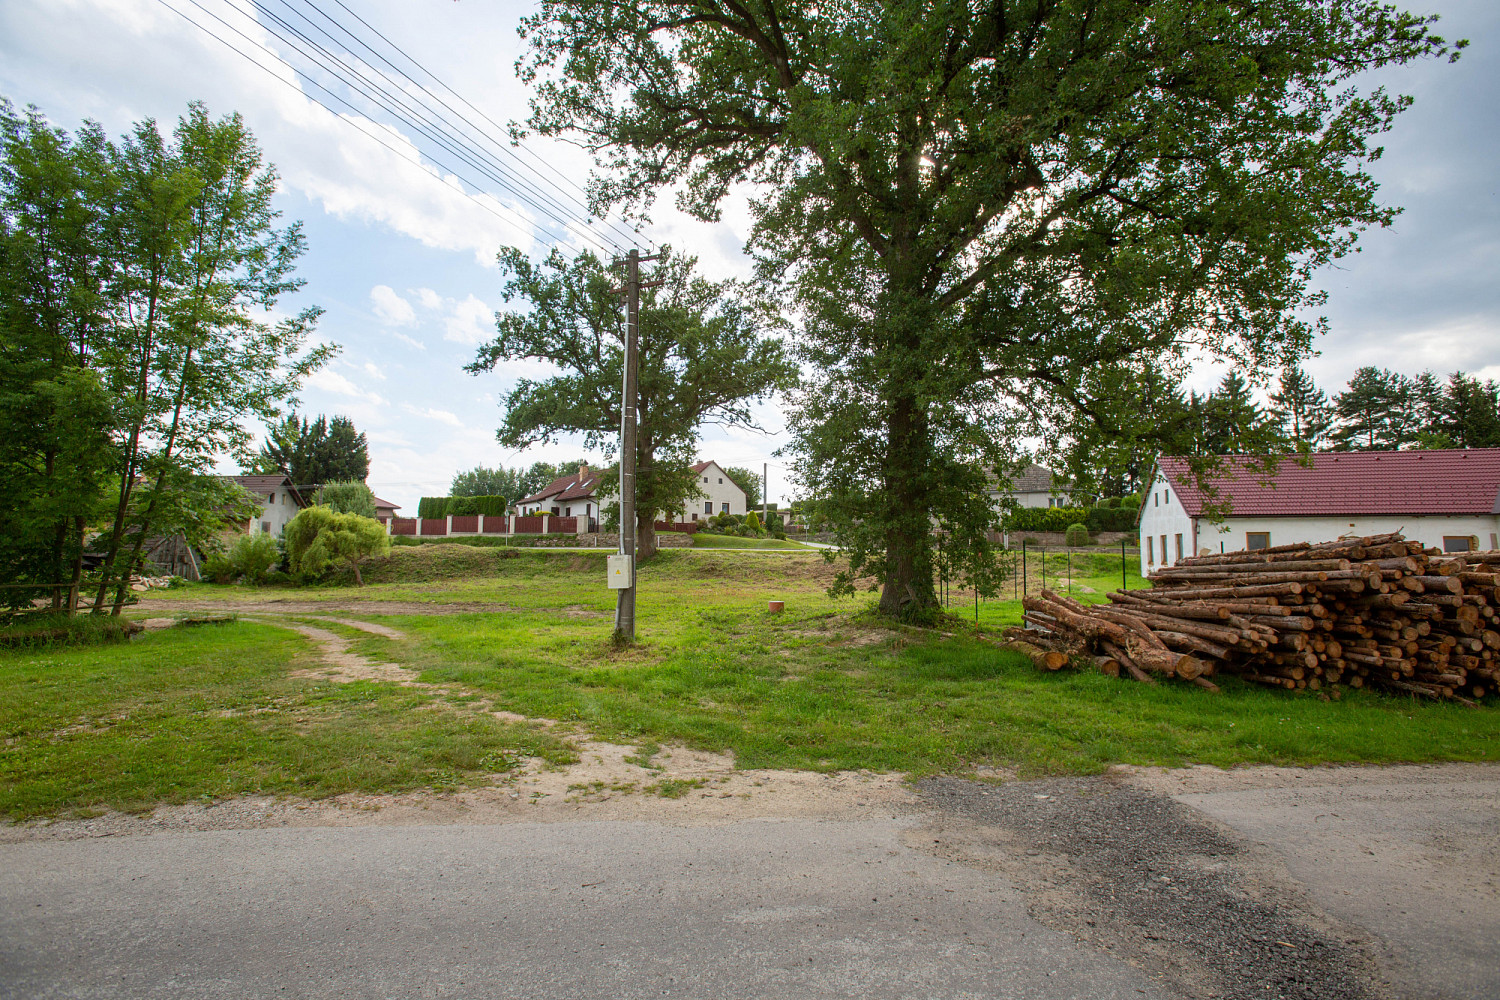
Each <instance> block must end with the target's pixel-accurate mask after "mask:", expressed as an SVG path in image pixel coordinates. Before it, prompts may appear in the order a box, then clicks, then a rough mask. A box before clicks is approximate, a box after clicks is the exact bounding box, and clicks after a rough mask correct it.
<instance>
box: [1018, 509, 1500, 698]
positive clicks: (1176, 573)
mask: <svg viewBox="0 0 1500 1000" xmlns="http://www.w3.org/2000/svg"><path fill="white" fill-rule="evenodd" d="M1108 596H1109V601H1110V603H1108V604H1098V605H1089V606H1085V605H1082V604H1079V603H1077V602H1076V601H1073V600H1070V599H1069V598H1067V597H1064V596H1062V595H1060V594H1056V593H1053V592H1052V591H1050V590H1044V591H1042V593H1041V595H1040V596H1028V597H1026V598H1024V600H1023V604H1024V606H1025V609H1026V614H1025V619H1026V625H1027V627H1026V628H1024V629H1010V630H1007V635H1008V636H1009V637H1010V638H1011V639H1013V640H1016V641H1017V643H1019V644H1020V645H1021V647H1022V648H1023V649H1025V650H1026V651H1027V652H1029V653H1033V658H1034V659H1037V660H1038V665H1039V666H1044V667H1047V668H1050V669H1057V667H1060V666H1062V665H1063V664H1064V663H1067V662H1069V661H1078V660H1086V661H1088V662H1091V663H1093V664H1095V665H1097V666H1098V668H1099V669H1101V670H1103V671H1104V672H1105V673H1109V674H1112V675H1116V676H1118V675H1120V674H1125V675H1128V676H1130V677H1134V678H1135V679H1137V680H1144V681H1150V680H1151V678H1152V677H1153V676H1155V677H1165V678H1171V677H1175V678H1180V679H1182V680H1188V681H1192V682H1194V683H1196V684H1198V685H1200V686H1203V687H1207V688H1211V689H1215V690H1216V688H1215V685H1214V684H1213V682H1212V681H1211V680H1210V679H1209V678H1211V677H1214V676H1218V675H1222V674H1234V675H1238V676H1239V677H1242V678H1244V679H1245V680H1247V681H1251V682H1254V683H1257V684H1267V685H1271V686H1273V687H1282V688H1287V689H1302V688H1305V689H1308V690H1314V691H1317V690H1326V691H1328V692H1329V693H1330V694H1332V695H1334V696H1337V694H1338V692H1339V687H1338V685H1340V684H1346V685H1348V686H1350V687H1365V686H1371V687H1377V688H1385V689H1389V690H1392V691H1401V692H1406V693H1409V694H1415V695H1422V696H1424V697H1429V698H1444V699H1452V700H1454V701H1460V702H1464V703H1465V704H1475V703H1476V702H1477V699H1479V698H1482V697H1484V696H1485V695H1486V694H1488V693H1491V692H1494V691H1495V690H1496V688H1500V552H1465V553H1459V554H1449V555H1444V554H1443V553H1442V552H1440V551H1438V550H1436V549H1424V548H1422V546H1421V544H1420V543H1418V542H1409V541H1406V540H1405V539H1404V538H1403V537H1402V536H1401V535H1400V534H1399V533H1392V534H1387V535H1373V536H1370V537H1367V538H1346V539H1340V540H1339V541H1336V542H1324V543H1320V544H1317V545H1309V544H1301V545H1281V546H1277V547H1275V548H1268V549H1259V550H1256V551H1254V552H1231V553H1226V554H1222V555H1207V556H1196V557H1193V558H1189V559H1184V560H1182V561H1181V562H1180V563H1179V564H1177V565H1176V566H1171V567H1166V568H1163V569H1161V570H1159V571H1158V572H1157V573H1156V574H1155V575H1153V576H1152V577H1151V588H1150V589H1149V590H1133V591H1128V592H1124V591H1116V592H1114V593H1112V594H1110V595H1108ZM1048 653H1051V654H1054V655H1053V656H1052V657H1048V656H1047V654H1048ZM1037 654H1040V655H1039V656H1038V655H1037ZM1053 663H1056V664H1057V667H1055V666H1053V665H1052V664H1053Z"/></svg>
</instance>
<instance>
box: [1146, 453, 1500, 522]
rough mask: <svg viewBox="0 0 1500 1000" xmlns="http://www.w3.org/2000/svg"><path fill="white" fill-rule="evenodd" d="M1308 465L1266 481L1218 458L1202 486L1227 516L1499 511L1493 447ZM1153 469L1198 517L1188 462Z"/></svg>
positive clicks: (1322, 456) (1356, 456)
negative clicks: (1210, 489)
mask: <svg viewBox="0 0 1500 1000" xmlns="http://www.w3.org/2000/svg"><path fill="white" fill-rule="evenodd" d="M1311 459H1312V465H1311V466H1310V467H1308V466H1303V465H1301V464H1299V463H1298V462H1297V461H1296V459H1294V458H1286V459H1283V460H1282V461H1281V463H1280V464H1279V465H1278V466H1277V468H1276V472H1275V474H1274V477H1267V476H1265V474H1264V473H1263V471H1262V469H1261V467H1260V466H1259V465H1256V464H1252V463H1250V462H1249V461H1247V460H1246V459H1245V458H1243V457H1240V456H1233V455H1226V456H1223V460H1224V462H1225V466H1224V468H1223V469H1222V470H1221V471H1220V473H1218V474H1216V475H1213V476H1210V477H1208V480H1207V481H1208V482H1209V483H1210V484H1212V485H1213V486H1214V487H1215V488H1216V489H1217V491H1218V494H1219V495H1218V497H1217V501H1218V502H1219V503H1227V504H1228V506H1229V510H1228V511H1227V512H1226V513H1228V514H1230V515H1231V516H1234V517H1298V516H1317V515H1344V514H1398V515H1399V514H1410V515H1442V514H1496V513H1500V448H1468V449H1444V450H1430V451H1329V452H1319V453H1317V454H1314V455H1312V456H1311ZM1157 465H1158V466H1159V467H1160V468H1161V471H1162V473H1163V474H1164V475H1165V476H1166V477H1167V480H1168V482H1170V483H1171V484H1172V488H1173V489H1175V490H1176V491H1177V496H1178V499H1180V500H1181V501H1182V505H1183V507H1184V508H1186V509H1187V512H1188V514H1189V515H1190V516H1192V517H1197V516H1199V515H1201V514H1202V513H1203V510H1204V507H1205V506H1206V505H1207V504H1208V503H1209V502H1210V500H1211V499H1214V498H1211V497H1209V496H1208V495H1206V494H1205V492H1204V491H1203V490H1200V489H1199V488H1198V483H1197V481H1196V480H1195V479H1194V477H1193V474H1192V472H1191V471H1190V470H1189V467H1188V460H1187V459H1186V458H1183V457H1180V456H1175V455H1163V456H1162V457H1161V458H1159V459H1157ZM1263 479H1267V480H1268V481H1267V482H1262V480H1263ZM1142 509H1144V508H1142Z"/></svg>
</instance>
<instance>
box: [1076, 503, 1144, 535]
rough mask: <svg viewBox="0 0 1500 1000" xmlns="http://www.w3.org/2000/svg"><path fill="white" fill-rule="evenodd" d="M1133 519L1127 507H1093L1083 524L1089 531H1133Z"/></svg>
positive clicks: (1130, 510)
mask: <svg viewBox="0 0 1500 1000" xmlns="http://www.w3.org/2000/svg"><path fill="white" fill-rule="evenodd" d="M1135 517H1136V512H1135V511H1134V510H1133V509H1131V508H1128V507H1093V508H1090V510H1089V512H1088V517H1087V518H1086V519H1085V522H1084V523H1086V524H1087V525H1088V526H1089V530H1091V531H1134V530H1135Z"/></svg>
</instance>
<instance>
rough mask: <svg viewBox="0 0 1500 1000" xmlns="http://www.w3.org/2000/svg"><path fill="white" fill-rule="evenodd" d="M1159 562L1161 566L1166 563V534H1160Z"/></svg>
mask: <svg viewBox="0 0 1500 1000" xmlns="http://www.w3.org/2000/svg"><path fill="white" fill-rule="evenodd" d="M1161 564H1162V565H1163V566H1165V565H1166V564H1167V536H1166V535H1162V536H1161Z"/></svg>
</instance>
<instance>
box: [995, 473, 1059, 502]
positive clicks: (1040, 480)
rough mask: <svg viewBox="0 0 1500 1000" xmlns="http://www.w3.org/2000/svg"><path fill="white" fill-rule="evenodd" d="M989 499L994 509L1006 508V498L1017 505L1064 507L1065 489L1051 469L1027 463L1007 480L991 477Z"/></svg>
mask: <svg viewBox="0 0 1500 1000" xmlns="http://www.w3.org/2000/svg"><path fill="white" fill-rule="evenodd" d="M990 500H991V502H992V503H993V506H994V508H995V509H996V510H1005V509H1007V504H1006V501H1007V500H1014V501H1015V504H1016V506H1017V507H1066V506H1067V505H1068V495H1067V490H1066V489H1065V488H1064V487H1063V484H1062V482H1061V480H1059V479H1058V478H1057V477H1056V476H1054V475H1053V474H1052V470H1051V469H1044V468H1042V467H1041V466H1040V465H1027V466H1026V467H1025V468H1024V469H1022V470H1021V471H1020V473H1018V474H1017V475H1016V476H1014V477H1013V478H1011V479H1009V480H1003V479H998V478H995V479H991V482H990Z"/></svg>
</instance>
